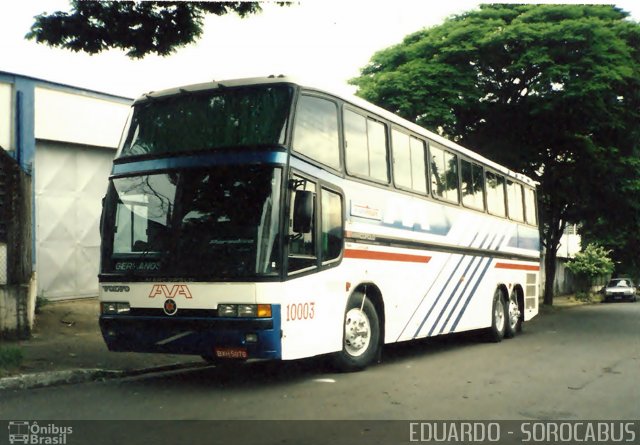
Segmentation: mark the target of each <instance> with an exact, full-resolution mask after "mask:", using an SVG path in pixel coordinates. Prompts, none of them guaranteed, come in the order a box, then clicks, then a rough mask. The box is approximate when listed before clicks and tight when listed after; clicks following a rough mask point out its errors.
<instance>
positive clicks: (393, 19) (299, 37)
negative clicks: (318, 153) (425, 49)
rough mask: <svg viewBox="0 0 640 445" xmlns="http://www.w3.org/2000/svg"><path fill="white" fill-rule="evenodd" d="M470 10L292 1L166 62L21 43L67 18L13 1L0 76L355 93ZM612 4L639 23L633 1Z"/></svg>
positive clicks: (218, 25)
mask: <svg viewBox="0 0 640 445" xmlns="http://www.w3.org/2000/svg"><path fill="white" fill-rule="evenodd" d="M547 3H551V2H547ZM556 3H557V2H556ZM564 3H571V2H564ZM574 3H605V2H603V1H584V0H583V1H579V2H574ZM479 4H480V2H478V1H477V0H449V1H428V0H394V1H380V0H300V2H299V3H297V4H294V5H292V6H289V7H285V8H282V7H278V6H276V5H274V4H270V3H265V4H263V12H262V13H261V14H258V15H255V16H249V17H248V18H244V19H240V18H239V17H238V16H236V15H235V14H228V15H225V16H221V17H218V16H209V17H207V19H206V21H205V27H204V33H203V36H202V37H201V38H200V39H199V40H198V41H197V42H195V43H194V44H191V45H189V46H186V47H183V48H180V49H178V50H177V51H176V52H175V53H174V54H173V55H171V56H168V57H160V56H154V55H151V56H147V57H145V58H144V59H142V60H132V59H129V58H128V57H127V56H126V55H125V54H124V52H123V51H119V50H110V51H106V52H103V53H101V54H99V55H93V56H91V55H87V54H84V53H74V52H72V51H69V50H64V49H58V48H51V47H48V46H46V45H42V44H36V43H35V42H33V41H28V40H25V39H24V35H25V34H26V33H27V32H28V31H29V29H30V27H31V25H32V24H33V17H34V16H36V15H38V14H41V13H43V12H47V13H51V12H55V11H69V9H70V7H69V3H68V2H67V1H65V0H28V1H14V2H11V6H10V7H7V8H4V9H3V13H2V15H1V16H0V71H7V72H11V73H16V74H22V75H26V76H31V77H36V78H40V79H44V80H49V81H53V82H59V83H63V84H67V85H71V86H76V87H82V88H87V89H91V90H96V91H102V92H106V93H111V94H115V95H119V96H125V97H131V98H134V97H137V96H139V95H140V94H143V93H146V92H149V91H157V90H161V89H164V88H171V87H176V86H182V85H188V84H193V83H201V82H208V81H211V80H223V79H232V78H243V77H257V76H268V75H271V74H275V75H278V74H285V75H287V76H292V77H295V78H297V79H301V80H303V81H306V82H308V83H313V84H314V85H318V86H323V87H327V88H330V89H332V90H334V91H337V92H345V93H349V92H353V91H354V88H353V87H351V86H349V85H348V83H347V82H348V80H349V79H351V78H353V77H356V76H357V75H358V74H359V72H360V69H361V68H362V67H363V66H365V65H366V64H367V62H368V61H369V60H370V58H371V56H372V55H373V54H374V53H375V52H376V51H378V50H381V49H383V48H386V47H389V46H391V45H394V44H397V43H400V42H401V41H402V39H403V37H404V36H406V35H408V34H411V33H413V32H416V31H418V30H420V29H423V28H425V27H431V26H435V25H438V24H440V23H442V22H443V21H444V20H445V19H446V18H447V17H449V16H451V15H454V14H460V13H462V12H465V11H468V10H471V9H475V8H477V7H478V5H479ZM614 4H615V5H616V6H618V7H621V8H622V9H624V10H626V11H628V12H630V13H631V16H632V18H633V19H634V20H636V21H640V2H638V1H637V0H620V1H615V2H614Z"/></svg>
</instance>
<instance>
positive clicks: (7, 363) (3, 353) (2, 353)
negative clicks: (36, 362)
mask: <svg viewBox="0 0 640 445" xmlns="http://www.w3.org/2000/svg"><path fill="white" fill-rule="evenodd" d="M23 359H24V353H23V352H22V349H20V348H19V347H17V346H0V370H1V369H10V368H17V367H18V366H20V364H21V363H22V360H23Z"/></svg>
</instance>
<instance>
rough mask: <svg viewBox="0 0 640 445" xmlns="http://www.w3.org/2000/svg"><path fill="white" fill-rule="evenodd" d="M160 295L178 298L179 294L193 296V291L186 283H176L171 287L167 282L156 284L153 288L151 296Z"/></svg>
mask: <svg viewBox="0 0 640 445" xmlns="http://www.w3.org/2000/svg"><path fill="white" fill-rule="evenodd" d="M158 295H161V296H164V297H165V298H176V297H177V296H179V295H182V296H183V297H185V298H192V297H191V291H190V290H189V288H188V287H187V285H186V284H174V285H173V286H171V288H169V286H167V285H166V284H154V285H153V287H152V288H151V293H150V294H149V298H154V297H157V296H158Z"/></svg>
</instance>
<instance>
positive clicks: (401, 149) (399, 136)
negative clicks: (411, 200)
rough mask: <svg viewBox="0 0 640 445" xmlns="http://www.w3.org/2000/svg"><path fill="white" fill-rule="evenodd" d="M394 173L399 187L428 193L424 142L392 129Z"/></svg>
mask: <svg viewBox="0 0 640 445" xmlns="http://www.w3.org/2000/svg"><path fill="white" fill-rule="evenodd" d="M391 142H392V146H393V173H394V177H395V183H396V185H397V186H398V187H402V188H405V189H410V190H414V191H416V192H419V193H423V194H426V193H427V176H426V171H425V170H426V169H425V163H424V142H423V141H421V140H420V139H417V138H414V137H413V136H409V135H408V134H405V133H402V132H400V131H398V130H392V131H391Z"/></svg>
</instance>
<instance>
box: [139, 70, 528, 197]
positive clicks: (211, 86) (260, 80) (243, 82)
mask: <svg viewBox="0 0 640 445" xmlns="http://www.w3.org/2000/svg"><path fill="white" fill-rule="evenodd" d="M283 83H286V84H291V85H295V86H298V87H300V88H302V89H305V90H309V91H317V92H320V93H324V94H328V95H331V96H333V97H336V98H338V99H341V100H343V101H344V102H347V103H350V104H352V105H355V106H357V107H359V108H362V109H364V110H366V111H369V112H371V113H373V114H376V115H378V116H380V117H381V118H383V119H386V120H387V121H389V122H392V123H394V124H396V125H398V126H401V127H404V128H406V129H408V130H410V131H412V132H414V133H416V134H420V135H422V136H424V137H426V138H429V139H431V140H432V141H434V142H437V143H439V144H441V145H443V146H445V147H448V148H450V149H452V150H454V151H456V152H458V153H460V154H462V155H464V156H466V157H468V158H470V159H474V160H476V161H478V162H481V163H483V164H484V165H486V166H488V167H490V168H492V169H494V170H496V171H499V172H501V173H503V174H505V175H507V176H509V177H511V178H514V179H517V180H519V181H521V182H523V183H525V184H527V185H529V186H531V187H535V186H536V185H537V184H538V183H537V182H536V181H534V180H533V179H531V178H529V177H527V176H525V175H523V174H521V173H517V172H514V171H513V170H510V169H508V168H506V167H504V166H502V165H500V164H497V163H496V162H493V161H491V160H490V159H487V158H485V157H484V156H481V155H479V154H478V153H475V152H473V151H472V150H469V149H468V148H465V147H463V146H461V145H458V144H456V143H455V142H453V141H450V140H449V139H446V138H444V137H442V136H440V135H439V134H437V133H434V132H432V131H429V130H427V129H425V128H423V127H420V126H419V125H417V124H415V123H413V122H411V121H409V120H407V119H404V118H402V117H400V116H397V115H395V114H393V113H391V112H390V111H387V110H385V109H384V108H381V107H379V106H377V105H374V104H372V103H371V102H368V101H366V100H364V99H362V98H360V97H357V96H355V95H353V94H344V93H337V92H334V91H331V90H330V89H326V88H322V87H317V86H312V85H308V84H307V83H306V82H301V81H298V80H296V79H294V78H292V77H288V76H284V75H278V76H274V75H271V76H268V77H251V78H244V79H227V80H221V81H211V82H205V83H198V84H192V85H186V86H182V87H176V88H170V89H165V90H161V91H151V92H149V93H146V94H143V95H142V96H140V97H139V98H137V99H136V100H135V102H134V104H137V103H140V102H144V101H147V100H152V99H155V98H161V97H166V96H173V95H177V94H183V93H190V92H198V91H207V90H215V89H219V88H233V87H241V86H250V85H268V84H283Z"/></svg>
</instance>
